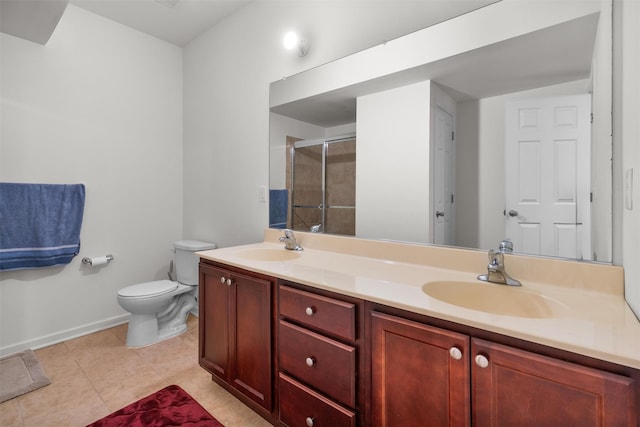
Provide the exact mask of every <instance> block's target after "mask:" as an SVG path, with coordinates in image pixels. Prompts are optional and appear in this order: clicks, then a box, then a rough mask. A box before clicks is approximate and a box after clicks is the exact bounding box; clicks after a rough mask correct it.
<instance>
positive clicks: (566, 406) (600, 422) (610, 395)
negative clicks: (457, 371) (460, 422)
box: [471, 338, 638, 427]
mask: <svg viewBox="0 0 640 427" xmlns="http://www.w3.org/2000/svg"><path fill="white" fill-rule="evenodd" d="M472 356H473V357H474V363H473V367H472V374H471V376H472V377H473V388H472V399H473V403H472V405H473V408H474V409H473V412H474V414H473V424H474V426H480V427H482V426H563V427H570V426H576V427H588V426H603V427H604V426H611V427H613V426H635V425H636V424H637V421H638V420H637V419H636V417H637V414H636V408H635V404H634V402H635V400H634V394H633V392H634V390H633V380H632V379H631V378H627V377H622V376H619V375H615V374H611V373H609V372H604V371H600V370H597V369H592V368H587V367H584V366H580V365H576V364H573V363H569V362H565V361H561V360H557V359H552V358H549V357H545V356H540V355H537V354H534V353H529V352H527V351H523V350H517V349H514V348H511V347H507V346H503V345H500V344H495V343H491V342H488V341H483V340H480V339H475V338H474V339H473V340H472ZM478 356H481V357H484V359H482V358H480V359H479V360H477V361H476V358H477V357H478ZM482 366H486V367H482Z"/></svg>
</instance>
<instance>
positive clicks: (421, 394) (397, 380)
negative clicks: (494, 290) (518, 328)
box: [371, 312, 470, 427]
mask: <svg viewBox="0 0 640 427" xmlns="http://www.w3.org/2000/svg"><path fill="white" fill-rule="evenodd" d="M371 316H372V319H371V326H372V348H371V358H372V404H371V412H372V413H371V421H372V425H374V426H403V427H404V426H420V427H428V426H434V427H443V426H469V423H470V414H469V399H470V398H469V389H470V385H469V351H468V350H469V337H467V336H466V335H461V334H457V333H453V332H449V331H446V330H442V329H438V328H434V327H430V326H427V325H424V324H421V323H417V322H412V321H409V320H406V319H402V318H399V317H394V316H389V315H386V314H382V313H376V312H373V313H372V314H371Z"/></svg>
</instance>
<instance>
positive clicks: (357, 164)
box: [269, 0, 612, 262]
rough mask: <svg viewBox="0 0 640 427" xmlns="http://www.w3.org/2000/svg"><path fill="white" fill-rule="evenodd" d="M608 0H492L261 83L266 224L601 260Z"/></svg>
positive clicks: (605, 210)
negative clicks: (502, 245) (265, 121)
mask: <svg viewBox="0 0 640 427" xmlns="http://www.w3.org/2000/svg"><path fill="white" fill-rule="evenodd" d="M611 7H612V6H611V2H610V1H608V0H605V1H584V2H538V1H534V0H532V1H524V2H523V1H513V0H503V1H500V2H497V3H493V4H490V5H488V6H486V7H484V8H481V9H479V10H475V11H472V12H470V13H467V14H465V15H462V16H458V17H455V18H452V19H450V20H447V21H444V22H441V23H439V24H437V25H433V26H431V27H428V28H425V29H423V30H420V31H418V32H415V33H412V34H409V35H406V36H403V37H400V38H399V39H396V40H392V41H390V42H387V43H385V44H384V45H380V46H376V47H374V48H371V49H367V50H365V51H362V52H359V53H357V54H354V55H351V56H349V57H346V58H342V59H340V60H337V61H334V62H332V63H329V64H325V65H323V66H320V67H317V68H314V69H310V70H308V71H305V72H303V73H300V74H297V75H294V76H291V77H288V78H287V79H283V80H280V81H277V82H274V83H272V84H271V88H270V220H269V222H270V226H272V227H276V228H284V227H289V228H293V229H298V230H304V231H314V232H326V233H338V234H346V235H355V236H357V237H363V238H375V239H388V240H399V241H409V242H416V243H424V244H443V245H452V246H460V247H467V248H477V249H482V250H487V249H490V248H495V247H496V246H497V244H498V243H499V242H500V241H501V240H503V239H504V238H510V239H511V240H512V241H513V243H514V252H518V253H525V254H534V255H542V256H555V257H562V258H571V259H580V260H589V261H599V262H611V260H612V212H611V197H612V194H611V189H612V184H611V178H612V170H611V156H612V141H611V129H612V124H611V107H612V105H611V99H612V93H611V76H612V70H611V41H612V28H611Z"/></svg>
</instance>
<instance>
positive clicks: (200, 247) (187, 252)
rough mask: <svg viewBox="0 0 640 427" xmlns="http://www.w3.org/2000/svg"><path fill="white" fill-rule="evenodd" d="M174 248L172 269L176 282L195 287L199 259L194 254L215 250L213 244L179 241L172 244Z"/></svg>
mask: <svg viewBox="0 0 640 427" xmlns="http://www.w3.org/2000/svg"><path fill="white" fill-rule="evenodd" d="M173 247H174V248H175V253H176V254H175V258H174V269H175V271H176V276H177V279H178V282H180V283H182V284H183V285H192V286H195V285H197V284H198V263H199V262H200V258H199V257H198V256H197V255H196V254H195V252H198V251H206V250H209V249H215V248H216V244H215V243H209V242H200V241H198V240H179V241H177V242H174V243H173Z"/></svg>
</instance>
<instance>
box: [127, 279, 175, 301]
mask: <svg viewBox="0 0 640 427" xmlns="http://www.w3.org/2000/svg"><path fill="white" fill-rule="evenodd" d="M177 288H178V283H177V282H172V281H171V280H156V281H155V282H146V283H139V284H137V285H131V286H127V287H125V288H122V289H120V290H119V291H118V295H120V296H121V297H130V298H135V297H138V298H140V297H150V296H157V295H163V294H166V293H169V292H171V291H174V290H176V289H177Z"/></svg>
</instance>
